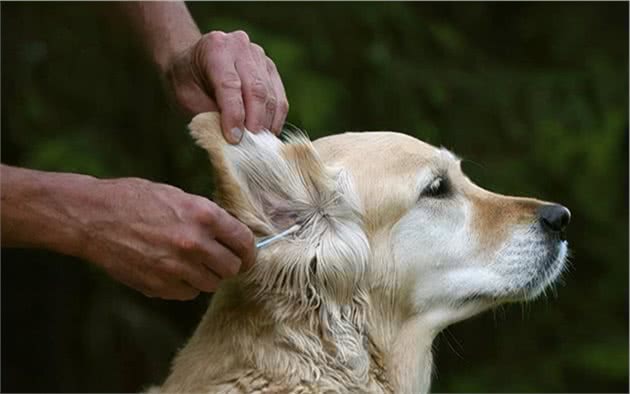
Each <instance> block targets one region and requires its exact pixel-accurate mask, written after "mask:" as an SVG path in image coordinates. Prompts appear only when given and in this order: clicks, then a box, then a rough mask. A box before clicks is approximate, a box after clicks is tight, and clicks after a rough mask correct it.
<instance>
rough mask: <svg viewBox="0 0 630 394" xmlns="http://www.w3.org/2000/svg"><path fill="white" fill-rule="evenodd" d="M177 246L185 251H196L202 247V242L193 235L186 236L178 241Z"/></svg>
mask: <svg viewBox="0 0 630 394" xmlns="http://www.w3.org/2000/svg"><path fill="white" fill-rule="evenodd" d="M176 245H177V248H178V249H180V250H182V251H184V252H194V251H197V250H199V249H201V248H202V245H201V242H200V241H199V240H197V239H195V238H193V237H189V236H184V237H180V238H178V239H177V241H176Z"/></svg>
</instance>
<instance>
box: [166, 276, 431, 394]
mask: <svg viewBox="0 0 630 394" xmlns="http://www.w3.org/2000/svg"><path fill="white" fill-rule="evenodd" d="M251 294H253V293H251V289H248V288H247V285H245V284H244V283H243V282H242V281H239V280H234V281H230V282H227V283H225V284H224V285H223V286H222V287H221V289H220V291H219V292H218V293H217V294H216V295H215V297H214V300H213V302H212V304H211V306H210V308H209V309H208V311H207V312H206V315H205V316H204V318H203V320H202V322H201V323H200V325H199V327H198V328H197V330H196V332H195V334H194V335H193V337H192V338H191V340H190V342H189V343H188V345H187V346H186V347H185V348H184V349H183V350H182V351H181V352H180V354H179V355H178V357H177V358H176V360H175V364H174V366H173V371H172V374H171V376H170V377H169V379H168V380H167V382H166V383H165V386H164V389H169V388H170V389H171V390H172V391H177V390H178V389H181V388H184V389H185V390H187V391H194V390H196V389H201V388H202V387H204V385H205V386H212V385H216V384H218V383H221V382H223V381H224V380H225V379H226V378H225V377H228V376H231V375H234V374H235V373H236V374H239V373H240V374H243V373H249V372H247V371H257V372H256V373H257V374H258V375H260V376H262V377H259V378H260V379H267V380H268V381H269V382H274V381H275V380H276V379H277V377H281V379H284V380H285V381H284V382H283V383H282V384H284V386H283V387H292V386H293V385H299V384H300V382H322V383H323V384H324V387H332V388H333V391H334V390H335V388H336V389H337V390H340V391H344V389H345V390H347V391H350V392H354V391H357V392H358V391H370V392H379V391H380V392H396V393H422V392H427V391H428V389H429V384H430V376H431V365H432V357H431V343H432V341H433V338H434V335H435V333H434V331H433V330H432V329H430V327H428V326H427V325H426V324H425V322H424V321H423V320H422V319H419V318H404V317H403V316H396V315H392V314H391V312H390V311H387V310H386V308H387V307H386V304H387V303H386V302H385V303H383V302H380V303H379V302H376V303H372V302H369V301H370V300H363V301H367V302H366V303H365V305H362V306H361V307H364V308H367V309H366V310H356V309H354V308H357V307H359V306H357V305H355V306H350V305H335V306H332V307H331V306H326V308H329V309H328V310H324V309H322V308H318V309H317V310H316V311H312V312H311V313H310V314H307V315H303V316H301V317H295V316H289V315H287V316H286V317H285V318H282V317H281V318H280V319H279V316H278V315H277V314H276V315H275V316H274V308H277V307H278V305H276V304H275V301H273V297H269V299H261V298H253V297H251V296H250V295H251ZM376 296H378V295H375V297H376ZM368 297H372V295H368ZM286 302H288V303H289V304H290V303H291V302H292V301H291V300H286ZM285 306H286V305H285ZM360 314H365V320H364V319H363V316H359V315H360ZM335 319H336V320H337V321H333V320H335ZM326 330H329V331H330V330H332V333H331V332H329V333H325V332H324V331H326ZM209 365H210V366H211V367H209ZM258 375H257V376H258ZM186 379H188V380H190V382H188V383H187V384H184V385H182V383H181V382H182V381H184V380H186ZM193 380H194V381H193ZM169 384H171V385H170V386H169Z"/></svg>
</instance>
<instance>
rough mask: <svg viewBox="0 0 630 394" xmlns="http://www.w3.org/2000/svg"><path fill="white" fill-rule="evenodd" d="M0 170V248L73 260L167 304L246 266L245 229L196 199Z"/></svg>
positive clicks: (249, 241) (149, 188) (146, 185)
mask: <svg viewBox="0 0 630 394" xmlns="http://www.w3.org/2000/svg"><path fill="white" fill-rule="evenodd" d="M1 170H2V171H1V182H2V185H1V186H2V189H1V193H0V194H1V199H2V226H1V227H2V246H24V247H36V248H45V249H49V250H53V251H56V252H60V253H65V254H69V255H73V256H77V257H80V258H83V259H85V260H88V261H91V262H92V263H95V264H96V265H98V266H100V267H102V268H103V269H105V271H107V272H108V273H109V274H110V275H111V276H112V277H114V278H116V279H118V280H119V281H121V282H122V283H125V284H127V285H129V286H131V287H133V288H135V289H137V290H140V291H142V292H143V293H144V294H146V295H151V296H159V297H164V298H172V299H190V298H193V297H195V296H196V295H197V294H198V293H199V291H213V290H215V289H216V287H217V285H218V283H219V281H220V280H221V279H224V278H228V277H231V276H233V275H236V274H237V273H238V272H239V270H241V269H246V268H247V267H249V266H251V264H253V261H254V255H255V251H254V239H253V234H252V233H251V231H250V230H249V229H248V228H247V227H246V226H245V225H244V224H242V223H240V222H239V221H237V220H236V219H234V218H233V217H232V216H230V215H229V214H228V213H227V212H225V211H224V210H222V209H221V208H219V207H218V206H216V205H215V204H214V203H213V202H211V201H209V200H207V199H205V198H203V197H200V196H195V195H191V194H188V193H185V192H184V191H182V190H180V189H178V188H176V187H173V186H169V185H164V184H160V183H154V182H150V181H148V180H145V179H139V178H119V179H96V178H93V177H90V176H84V175H78V174H65V173H52V172H42V171H33V170H26V169H22V168H15V167H9V166H5V165H2V167H1Z"/></svg>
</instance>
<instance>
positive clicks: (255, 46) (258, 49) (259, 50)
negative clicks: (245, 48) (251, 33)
mask: <svg viewBox="0 0 630 394" xmlns="http://www.w3.org/2000/svg"><path fill="white" fill-rule="evenodd" d="M252 49H253V50H254V52H256V53H257V54H258V55H260V56H261V57H263V58H264V57H265V49H264V48H263V47H261V46H260V45H258V44H254V43H252Z"/></svg>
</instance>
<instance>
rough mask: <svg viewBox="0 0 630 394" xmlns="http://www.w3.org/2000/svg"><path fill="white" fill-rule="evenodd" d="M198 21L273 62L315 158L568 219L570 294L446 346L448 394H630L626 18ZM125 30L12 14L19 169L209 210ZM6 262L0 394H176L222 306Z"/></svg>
mask: <svg viewBox="0 0 630 394" xmlns="http://www.w3.org/2000/svg"><path fill="white" fill-rule="evenodd" d="M189 8H190V9H191V12H192V14H193V16H194V17H195V19H196V20H197V22H198V24H199V26H200V28H201V29H202V30H203V31H208V30H213V29H224V30H235V29H243V30H246V31H247V32H248V33H249V35H250V37H251V38H252V40H253V41H255V42H257V43H259V44H261V45H262V46H263V47H264V48H265V49H266V51H267V53H268V54H269V56H270V57H271V58H272V59H274V61H275V62H276V64H277V66H278V69H279V70H280V73H281V75H282V77H283V81H284V84H285V87H286V90H287V93H288V97H289V100H290V104H291V111H290V115H289V121H290V122H291V123H293V124H295V125H298V126H299V127H301V128H304V129H305V130H306V131H307V132H308V133H309V134H310V136H311V137H312V138H317V137H320V136H323V135H327V134H329V133H333V132H339V131H345V130H398V131H403V132H406V133H409V134H411V135H414V136H416V137H418V138H420V139H423V140H425V141H427V142H430V143H433V144H435V145H443V146H446V147H448V148H450V149H452V150H453V151H455V152H456V153H458V154H459V155H460V156H462V157H463V158H464V159H465V164H464V168H465V170H466V171H467V173H468V174H469V175H470V176H471V178H472V179H473V180H475V181H477V182H478V183H479V184H481V185H483V186H484V187H487V188H490V189H493V190H495V191H498V192H502V193H507V194H516V195H531V196H536V197H539V198H541V199H547V200H553V201H558V202H561V203H563V204H564V205H566V206H568V207H569V208H570V209H571V211H572V213H573V222H572V224H571V226H570V232H569V240H570V242H571V245H572V258H571V269H570V270H569V272H568V273H567V274H566V275H565V276H564V283H563V284H561V285H560V286H558V288H557V290H556V291H553V292H551V293H550V294H549V295H548V297H547V298H545V299H543V300H539V301H536V302H532V303H528V304H526V305H509V306H505V307H503V308H502V309H499V310H497V311H494V312H490V313H486V314H484V315H482V316H480V317H477V318H474V319H471V320H469V321H466V322H463V323H460V324H457V325H455V326H454V327H452V328H450V329H449V330H447V331H446V332H445V333H444V334H442V335H441V336H440V337H439V339H438V344H437V348H436V365H437V371H436V373H435V374H434V375H435V378H434V385H433V390H434V391H439V392H456V391H466V392H490V391H496V392H510V391H520V392H527V391H546V392H566V391H570V392H613V391H617V392H627V390H628V3H564V2H562V3H300V4H294V3H229V4H228V3H191V4H189ZM123 25H124V24H123V21H122V18H121V17H120V16H118V15H116V13H115V12H114V11H113V10H112V9H111V5H107V4H100V5H97V4H93V3H83V4H77V3H73V4H65V3H19V4H18V3H2V161H3V162H4V163H8V164H15V165H21V166H26V167H32V168H38V169H44V170H54V171H74V172H81V173H88V174H93V175H96V176H101V177H119V176H140V177H145V178H149V179H152V180H155V181H161V182H168V183H171V184H174V185H177V186H179V187H181V188H183V189H185V190H187V191H189V192H193V193H198V194H202V195H207V196H209V195H210V193H211V187H212V186H211V184H210V183H209V177H208V173H209V166H208V163H207V160H206V158H205V155H204V153H203V152H202V151H201V150H200V149H197V148H196V147H195V146H194V145H193V143H192V141H191V139H190V138H189V137H188V136H187V134H186V131H185V127H184V125H185V124H186V119H183V118H181V117H179V116H178V115H177V114H176V113H175V112H174V111H172V110H171V109H170V108H171V107H172V106H171V105H170V104H169V102H168V101H167V99H166V97H165V95H164V93H163V90H162V86H161V82H160V80H159V78H158V76H157V75H156V73H155V71H154V69H153V68H152V66H151V65H150V63H149V62H148V61H147V60H146V59H145V57H144V56H143V53H142V50H141V48H140V47H139V46H138V45H137V43H136V42H135V40H134V38H133V36H132V35H131V34H130V32H129V31H128V30H127V29H126V28H125V27H124V26H123ZM471 164H472V165H471ZM2 258H3V264H2V274H3V283H2V285H3V286H2V342H3V352H2V378H3V382H2V389H3V390H4V391H130V390H139V389H140V388H142V387H143V385H146V384H149V383H158V382H159V381H160V379H161V378H163V377H164V376H165V374H166V371H167V368H168V362H169V360H170V358H171V357H172V355H173V353H174V351H175V350H176V348H177V347H178V346H180V345H181V344H182V343H183V341H184V340H185V339H186V337H187V336H188V335H190V333H191V330H192V329H193V328H194V326H195V324H196V323H197V321H198V319H199V317H200V315H201V314H202V313H203V311H204V309H205V304H206V302H207V299H204V298H202V299H199V300H197V301H196V302H192V303H176V302H167V301H160V300H148V299H145V298H143V297H142V296H139V295H138V294H135V293H134V292H133V291H131V290H128V289H126V288H124V287H122V286H121V285H119V284H116V283H114V282H112V281H110V280H109V279H108V278H106V277H105V276H103V275H102V274H100V272H98V271H96V270H94V269H92V268H90V266H89V265H86V264H83V263H82V262H78V261H75V260H74V259H70V258H67V257H64V256H56V255H53V254H51V253H46V252H35V251H7V250H3V251H2ZM35 376H37V377H38V378H37V379H35V378H34V377H35Z"/></svg>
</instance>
